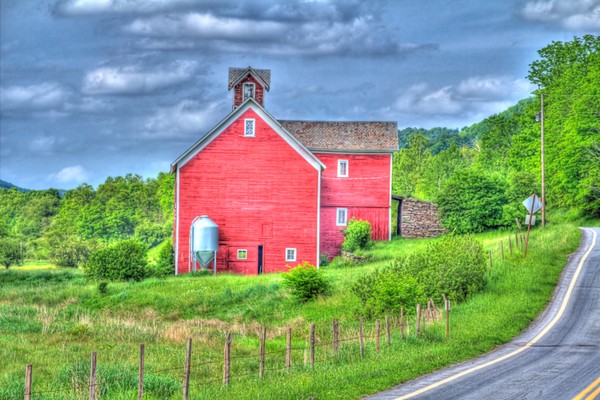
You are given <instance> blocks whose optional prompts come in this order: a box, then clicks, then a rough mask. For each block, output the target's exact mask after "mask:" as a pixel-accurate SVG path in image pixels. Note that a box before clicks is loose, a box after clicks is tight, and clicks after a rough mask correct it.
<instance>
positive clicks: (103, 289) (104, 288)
mask: <svg viewBox="0 0 600 400" xmlns="http://www.w3.org/2000/svg"><path fill="white" fill-rule="evenodd" d="M98 293H100V294H101V295H105V294H108V282H106V281H100V282H98Z"/></svg>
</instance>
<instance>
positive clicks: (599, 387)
mask: <svg viewBox="0 0 600 400" xmlns="http://www.w3.org/2000/svg"><path fill="white" fill-rule="evenodd" d="M594 388H596V390H594ZM592 390H594V391H593V392H592ZM590 392H592V393H590ZM588 393H590V395H589V396H587V397H585V396H586V395H587V394H588ZM599 394H600V378H598V379H596V380H595V381H594V382H592V384H591V385H590V386H588V387H586V388H585V389H584V390H583V392H581V393H579V394H578V395H577V396H575V397H573V400H584V399H585V400H594V399H595V398H596V397H598V395H599Z"/></svg>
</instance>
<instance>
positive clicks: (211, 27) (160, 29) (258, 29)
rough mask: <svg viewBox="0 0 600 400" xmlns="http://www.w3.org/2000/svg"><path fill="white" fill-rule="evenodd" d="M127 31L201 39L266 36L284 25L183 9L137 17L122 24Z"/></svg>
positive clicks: (257, 37) (237, 38)
mask: <svg viewBox="0 0 600 400" xmlns="http://www.w3.org/2000/svg"><path fill="white" fill-rule="evenodd" d="M125 30H126V31H127V32H130V33H134V34H138V35H147V36H171V37H179V36H193V37H201V38H205V39H225V40H245V41H249V40H259V39H261V40H267V39H272V38H273V37H277V36H279V35H282V34H284V33H285V25H284V24H282V23H279V22H273V21H252V20H245V19H240V18H222V17H215V16H213V15H211V14H201V13H196V12H192V13H187V14H182V15H168V16H159V17H153V18H146V19H143V18H138V19H136V20H134V21H133V22H132V23H131V24H129V25H128V26H126V27H125Z"/></svg>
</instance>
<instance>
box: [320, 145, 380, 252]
mask: <svg viewBox="0 0 600 400" xmlns="http://www.w3.org/2000/svg"><path fill="white" fill-rule="evenodd" d="M315 155H316V156H317V157H319V159H320V160H321V162H322V163H323V164H325V166H326V167H327V168H326V169H325V171H323V173H322V178H321V252H324V253H327V254H329V255H330V256H334V255H338V254H340V247H341V244H342V242H343V240H344V237H343V235H342V233H341V231H340V229H342V228H344V227H341V226H337V225H336V222H337V219H336V218H337V214H336V210H337V208H347V209H348V221H350V219H351V218H357V219H365V220H368V221H370V222H371V225H372V229H373V236H372V237H373V240H388V239H389V233H390V219H389V218H390V214H389V213H390V202H391V193H390V163H391V157H390V155H389V154H368V155H360V154H325V153H315ZM338 160H347V161H348V177H347V178H338V177H337V171H338Z"/></svg>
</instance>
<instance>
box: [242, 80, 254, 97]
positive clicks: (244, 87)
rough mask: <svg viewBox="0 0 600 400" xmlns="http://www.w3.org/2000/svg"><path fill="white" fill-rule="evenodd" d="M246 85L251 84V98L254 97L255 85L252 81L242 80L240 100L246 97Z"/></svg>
mask: <svg viewBox="0 0 600 400" xmlns="http://www.w3.org/2000/svg"><path fill="white" fill-rule="evenodd" d="M246 85H251V86H252V96H250V97H252V98H253V99H255V98H256V85H255V84H254V83H253V82H244V84H243V85H242V101H245V100H246V99H248V98H247V97H246V90H245V89H246Z"/></svg>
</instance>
